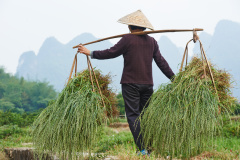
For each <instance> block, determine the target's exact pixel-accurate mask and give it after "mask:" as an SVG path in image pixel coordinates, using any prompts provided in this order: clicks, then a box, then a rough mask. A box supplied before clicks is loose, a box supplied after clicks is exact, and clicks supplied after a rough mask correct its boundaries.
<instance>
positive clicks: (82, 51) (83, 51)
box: [77, 45, 90, 56]
mask: <svg viewBox="0 0 240 160" xmlns="http://www.w3.org/2000/svg"><path fill="white" fill-rule="evenodd" d="M77 52H80V53H83V54H85V55H87V56H90V51H89V50H88V49H87V48H86V47H84V46H83V45H79V47H78V51H77Z"/></svg>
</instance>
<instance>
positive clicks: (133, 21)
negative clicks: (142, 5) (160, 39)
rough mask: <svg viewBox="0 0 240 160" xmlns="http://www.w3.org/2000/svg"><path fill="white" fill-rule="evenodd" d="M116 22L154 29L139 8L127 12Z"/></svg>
mask: <svg viewBox="0 0 240 160" xmlns="http://www.w3.org/2000/svg"><path fill="white" fill-rule="evenodd" d="M118 22H119V23H123V24H127V25H134V26H139V27H144V28H149V29H151V30H154V29H153V26H152V24H151V23H150V22H149V20H148V19H147V17H146V16H145V15H144V14H143V13H142V11H141V10H137V11H136V12H133V13H131V14H128V15H126V16H125V17H123V18H120V19H119V20H118Z"/></svg>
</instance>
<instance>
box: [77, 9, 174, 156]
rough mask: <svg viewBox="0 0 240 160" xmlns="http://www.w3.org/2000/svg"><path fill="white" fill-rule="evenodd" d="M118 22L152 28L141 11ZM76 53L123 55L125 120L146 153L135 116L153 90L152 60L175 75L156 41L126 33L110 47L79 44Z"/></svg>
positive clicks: (133, 29) (135, 28)
mask: <svg viewBox="0 0 240 160" xmlns="http://www.w3.org/2000/svg"><path fill="white" fill-rule="evenodd" d="M118 22H120V23H124V24H127V25H128V28H129V30H130V32H131V33H134V32H141V31H144V30H145V29H146V28H149V29H151V30H153V27H152V25H151V23H150V22H149V21H148V19H147V18H146V17H145V16H144V14H143V13H142V12H141V11H140V10H138V11H136V12H134V13H131V14H129V15H127V16H125V17H123V18H121V19H119V21H118ZM78 52H80V53H83V54H85V55H87V56H91V58H92V59H111V58H115V57H118V56H120V55H123V58H124V68H123V72H122V78H121V82H120V83H121V85H122V95H123V99H124V103H125V111H126V115H127V120H128V124H129V127H130V130H131V132H132V135H133V137H134V141H135V143H136V145H137V147H138V148H139V150H140V152H141V153H142V154H143V155H145V154H147V150H146V149H145V146H144V144H143V143H142V135H140V134H139V133H140V123H139V122H137V121H136V119H137V118H138V116H139V115H140V113H141V112H142V110H143V108H144V106H145V107H147V105H148V104H147V101H148V99H149V98H150V97H151V95H152V93H153V78H152V60H153V59H154V61H155V62H156V64H157V66H158V67H159V69H160V70H161V71H162V72H163V73H164V74H165V76H167V77H168V78H169V79H172V78H173V76H174V73H173V71H172V69H171V68H170V67H169V65H168V63H167V61H166V60H165V59H164V58H163V56H162V55H161V53H160V51H159V48H158V44H157V41H156V40H155V39H154V38H152V37H150V36H148V35H133V34H127V35H124V36H123V37H122V38H121V40H120V41H119V42H118V43H117V44H115V45H114V46H113V47H111V48H110V49H106V50H101V51H90V50H88V49H87V48H86V47H84V46H82V45H80V46H79V48H78ZM135 122H136V123H135Z"/></svg>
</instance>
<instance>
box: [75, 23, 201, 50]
mask: <svg viewBox="0 0 240 160" xmlns="http://www.w3.org/2000/svg"><path fill="white" fill-rule="evenodd" d="M192 31H203V29H201V28H194V29H166V30H154V31H143V32H134V33H126V34H120V35H116V36H111V37H107V38H103V39H99V40H96V41H92V42H88V43H85V44H81V45H83V46H86V45H88V44H93V43H97V42H101V41H105V40H108V39H113V38H119V37H122V36H124V35H127V34H134V35H144V34H153V33H165V32H192ZM79 45H80V44H79ZM79 45H76V46H73V48H78V46H79Z"/></svg>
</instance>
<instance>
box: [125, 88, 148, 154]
mask: <svg viewBox="0 0 240 160" xmlns="http://www.w3.org/2000/svg"><path fill="white" fill-rule="evenodd" d="M152 93H153V85H149V84H122V95H123V99H124V103H125V111H126V115H127V120H128V124H129V128H130V130H131V132H132V135H133V137H134V141H135V143H136V145H137V147H138V149H139V150H142V149H145V147H144V144H143V142H142V135H141V134H139V133H140V122H139V121H136V119H137V118H138V117H139V116H140V114H141V112H142V110H143V108H144V107H147V106H148V103H147V102H148V99H149V98H150V97H151V95H152Z"/></svg>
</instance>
